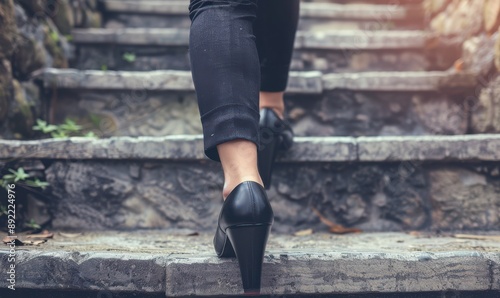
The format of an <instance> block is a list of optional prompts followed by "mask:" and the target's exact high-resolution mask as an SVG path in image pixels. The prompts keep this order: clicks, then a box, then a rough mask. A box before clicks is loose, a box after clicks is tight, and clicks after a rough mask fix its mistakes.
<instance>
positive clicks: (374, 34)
mask: <svg viewBox="0 0 500 298" xmlns="http://www.w3.org/2000/svg"><path fill="white" fill-rule="evenodd" d="M72 35H73V40H74V42H75V43H78V44H85V43H91V44H108V45H111V44H120V45H143V46H188V42H189V30H185V29H177V28H124V29H107V28H96V29H74V30H73V31H72ZM428 38H429V36H428V34H427V33H425V32H422V31H362V30H342V31H320V32H314V31H313V32H300V31H299V32H297V35H296V38H295V48H296V49H308V48H309V49H327V50H352V49H354V50H360V49H370V50H391V49H422V48H423V47H424V46H425V43H426V42H427V39H428Z"/></svg>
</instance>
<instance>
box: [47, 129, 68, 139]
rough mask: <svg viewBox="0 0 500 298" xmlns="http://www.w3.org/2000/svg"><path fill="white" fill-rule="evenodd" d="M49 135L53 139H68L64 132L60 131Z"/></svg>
mask: <svg viewBox="0 0 500 298" xmlns="http://www.w3.org/2000/svg"><path fill="white" fill-rule="evenodd" d="M50 135H51V136H52V137H53V138H55V139H64V138H67V137H68V135H67V134H66V132H65V131H61V130H57V131H54V132H52V133H51V134H50Z"/></svg>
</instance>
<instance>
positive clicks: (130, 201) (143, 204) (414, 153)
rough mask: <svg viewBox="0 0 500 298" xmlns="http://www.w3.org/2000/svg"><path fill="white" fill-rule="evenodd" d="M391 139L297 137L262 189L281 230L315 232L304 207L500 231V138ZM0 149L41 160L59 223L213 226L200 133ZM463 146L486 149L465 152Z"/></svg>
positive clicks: (215, 205) (367, 223)
mask: <svg viewBox="0 0 500 298" xmlns="http://www.w3.org/2000/svg"><path fill="white" fill-rule="evenodd" d="M386 139H387V141H386V142H385V143H384V142H382V141H381V139H380V138H371V139H370V138H359V139H354V138H298V139H297V144H296V146H295V147H294V149H292V151H291V152H290V153H288V154H287V155H285V156H282V157H280V161H281V162H278V163H277V164H276V167H275V172H274V177H273V182H272V187H271V190H270V192H269V197H270V198H271V200H272V204H273V206H274V208H275V211H276V214H277V216H276V225H275V227H276V231H279V232H289V231H290V230H291V229H298V228H308V227H317V226H320V225H321V224H320V222H319V221H318V217H317V215H316V214H315V213H314V212H313V209H312V208H311V206H312V207H314V208H316V209H317V210H321V213H322V214H323V215H324V216H326V217H327V218H329V219H331V220H332V221H334V222H337V223H340V224H343V225H346V226H351V227H352V226H354V227H361V228H363V229H366V230H370V231H399V230H405V229H416V230H441V231H444V230H494V229H500V217H499V216H498V214H500V201H499V199H498V193H499V192H500V168H499V167H498V164H497V163H498V162H497V161H498V159H499V158H500V157H499V156H497V155H496V154H497V153H496V152H498V150H494V149H491V148H496V147H495V146H497V145H498V143H499V142H500V139H499V138H498V136H491V135H490V136H467V137H466V136H457V137H446V138H443V140H442V141H441V140H438V139H434V140H433V139H432V138H428V137H423V138H400V139H401V140H402V141H398V140H399V139H396V138H386ZM467 140H469V142H468V141H467ZM370 141H372V142H370ZM371 143H373V147H374V148H382V147H384V148H387V149H386V150H387V151H388V152H389V153H393V154H392V155H389V156H390V157H387V156H385V155H379V153H378V152H379V151H377V150H375V151H373V152H374V156H373V157H372V158H369V157H368V156H367V154H368V153H367V152H370V151H367V150H366V149H365V148H371V147H372V145H371ZM0 144H1V145H2V146H0V148H1V149H0V154H1V155H0V156H1V158H2V159H4V160H10V161H11V162H12V161H13V160H18V159H26V160H35V161H36V160H45V162H44V163H45V165H46V166H45V168H42V171H41V173H39V176H37V177H40V178H41V179H42V180H45V181H47V182H49V184H50V186H51V187H50V189H49V190H47V191H46V192H45V193H44V198H45V199H47V198H50V200H48V201H47V202H48V203H47V205H46V207H45V208H46V210H47V212H46V213H47V214H50V215H51V223H52V226H54V227H58V228H73V229H82V228H83V227H85V228H86V229H134V228H165V227H179V228H192V229H195V228H196V229H200V230H206V229H210V227H212V225H214V224H215V220H216V218H217V213H218V209H219V208H220V207H219V206H220V200H221V199H220V190H221V189H222V185H223V179H222V173H221V170H220V165H219V164H217V163H214V162H207V161H205V160H204V159H202V158H203V152H202V147H201V146H202V144H201V139H200V137H196V138H192V137H184V140H183V139H182V138H180V137H179V138H177V139H175V138H148V137H144V138H111V139H106V140H88V139H82V138H74V139H69V140H58V141H55V140H46V141H42V142H36V141H30V142H19V141H2V142H1V143H0ZM382 144H384V145H382ZM408 144H410V145H411V146H413V147H411V146H410V148H412V149H408V148H409V147H408ZM358 147H359V149H356V148H358ZM458 147H460V148H471V149H470V150H472V151H473V150H476V149H477V148H480V151H481V150H483V149H484V148H487V149H488V150H491V151H487V150H483V151H484V152H483V151H481V152H483V154H482V155H477V154H472V155H470V154H471V153H473V152H472V151H470V152H468V151H466V149H461V150H454V149H455V148H458ZM450 148H451V149H450ZM357 150H359V153H358V152H357ZM418 150H420V153H419V152H418ZM406 151H408V152H410V154H405V153H406ZM446 151H449V152H450V154H448V155H443V154H441V153H442V152H446ZM464 152H465V153H467V152H468V153H467V154H464ZM486 153H487V154H486ZM425 156H428V159H425ZM440 158H441V159H440ZM480 158H482V159H483V160H482V161H479V159H480ZM359 160H362V161H363V162H356V161H359ZM388 161H390V162H388ZM436 161H439V162H436ZM27 208H28V209H30V208H39V207H38V205H36V206H33V207H30V206H28V207H27Z"/></svg>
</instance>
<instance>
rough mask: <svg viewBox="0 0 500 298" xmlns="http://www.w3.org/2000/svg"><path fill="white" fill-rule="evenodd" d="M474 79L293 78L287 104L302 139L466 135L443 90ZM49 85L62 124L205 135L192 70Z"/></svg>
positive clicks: (86, 75)
mask: <svg viewBox="0 0 500 298" xmlns="http://www.w3.org/2000/svg"><path fill="white" fill-rule="evenodd" d="M453 77H456V81H454V82H453V84H452V85H450V84H451V83H448V82H449V81H453V79H452V78H453ZM471 78H473V77H470V76H469V75H467V74H459V75H456V74H450V73H444V72H424V73H420V72H403V73H401V72H389V73H376V72H374V73H362V74H328V75H321V73H319V72H292V73H291V77H290V80H289V92H288V94H287V97H286V104H287V110H288V111H289V115H290V116H289V120H290V122H291V124H292V127H293V129H294V131H295V133H296V135H297V136H375V135H426V134H428V135H443V134H452V135H455V134H464V133H466V132H467V131H468V129H469V121H468V116H467V115H468V108H467V104H466V103H465V100H466V96H461V95H454V94H449V95H443V94H442V92H441V91H440V90H448V88H452V89H453V90H454V92H458V91H459V90H470V89H469V88H470V86H472V80H471ZM474 80H475V79H474ZM45 86H46V88H47V90H48V91H50V90H52V91H50V92H49V93H52V95H50V94H48V96H49V97H51V102H52V105H51V106H52V107H51V109H52V113H53V115H54V120H55V121H56V122H62V121H64V119H65V118H67V117H72V118H74V119H77V120H78V122H79V123H81V124H83V125H84V126H85V127H89V128H90V129H93V130H94V131H96V134H97V135H102V136H113V135H117V136H141V135H149V136H164V135H173V134H199V133H201V132H202V129H201V123H200V120H199V112H198V107H197V103H196V97H195V94H194V92H193V86H192V81H191V74H190V73H189V72H185V71H153V72H142V73H141V72H138V73H134V72H112V71H109V72H102V71H76V70H47V71H46V72H45ZM453 86H454V87H453ZM467 86H469V87H467ZM54 87H58V88H59V90H57V92H55V91H53V90H54V89H53V88H54ZM395 90H397V92H395ZM372 91H376V92H372ZM470 93H471V94H472V93H473V91H472V90H471V91H470ZM466 94H468V93H467V91H466Z"/></svg>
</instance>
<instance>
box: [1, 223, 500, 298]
mask: <svg viewBox="0 0 500 298" xmlns="http://www.w3.org/2000/svg"><path fill="white" fill-rule="evenodd" d="M189 233H190V232H189V231H179V230H177V231H176V230H165V231H148V232H144V231H141V232H130V233H125V232H102V233H84V234H83V235H81V236H78V237H75V238H66V237H64V236H63V235H61V234H59V233H57V232H56V233H55V236H54V239H51V240H49V241H48V242H46V243H45V244H42V245H41V246H38V247H23V248H21V247H18V251H17V256H18V262H17V266H16V268H17V270H18V271H17V272H18V275H17V276H18V277H17V288H18V289H21V288H31V289H79V290H89V289H93V290H106V291H115V292H123V291H135V292H143V293H147V292H149V293H158V292H163V293H166V295H167V296H188V295H238V294H240V293H241V284H240V279H239V271H238V266H237V262H236V261H235V259H218V258H217V257H215V254H214V252H213V248H212V244H211V237H212V234H211V233H206V234H205V233H203V234H201V235H199V236H188V235H189ZM499 249H500V246H499V245H498V242H497V241H493V240H469V239H457V238H452V237H445V236H432V235H421V236H410V235H407V234H397V233H379V234H370V233H364V234H357V235H346V236H335V235H329V234H322V233H319V234H313V235H309V236H303V237H293V236H286V235H281V236H279V235H274V234H272V235H271V237H270V241H269V245H268V247H267V254H266V257H265V260H264V270H263V273H264V275H263V291H264V293H266V294H274V295H283V294H287V295H294V294H331V293H366V292H382V293H390V292H393V293H407V292H428V291H471V290H492V289H496V285H495V282H496V281H497V280H498V274H499V271H497V270H491V268H493V267H492V264H493V265H494V264H497V262H498V259H499V258H500V255H499V253H498V251H499ZM6 253H7V250H6V249H5V248H4V247H2V248H0V255H1V258H0V262H2V267H5V266H4V264H5V265H7V264H8V263H7V259H6ZM49 268H50V269H49ZM0 277H1V278H0V285H2V287H5V283H6V281H5V279H6V278H4V277H5V272H3V271H2V272H0Z"/></svg>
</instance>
